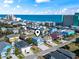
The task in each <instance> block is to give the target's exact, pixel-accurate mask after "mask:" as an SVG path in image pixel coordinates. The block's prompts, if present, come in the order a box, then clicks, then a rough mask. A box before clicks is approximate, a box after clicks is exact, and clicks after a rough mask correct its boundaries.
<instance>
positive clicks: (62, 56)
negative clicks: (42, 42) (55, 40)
mask: <svg viewBox="0 0 79 59" xmlns="http://www.w3.org/2000/svg"><path fill="white" fill-rule="evenodd" d="M44 57H45V59H75V54H74V53H72V52H70V51H68V50H65V49H59V50H57V51H54V52H51V53H49V54H47V55H46V56H44Z"/></svg>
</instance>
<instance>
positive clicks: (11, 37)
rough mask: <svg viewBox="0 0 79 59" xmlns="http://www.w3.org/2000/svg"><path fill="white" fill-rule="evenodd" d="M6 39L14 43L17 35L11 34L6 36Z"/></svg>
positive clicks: (17, 37)
mask: <svg viewBox="0 0 79 59" xmlns="http://www.w3.org/2000/svg"><path fill="white" fill-rule="evenodd" d="M7 38H8V39H9V41H10V42H14V41H16V40H18V39H19V35H18V34H11V35H7Z"/></svg>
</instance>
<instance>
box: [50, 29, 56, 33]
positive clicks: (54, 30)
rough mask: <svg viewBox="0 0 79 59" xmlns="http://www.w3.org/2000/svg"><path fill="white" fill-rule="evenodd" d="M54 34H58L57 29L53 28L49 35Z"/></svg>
mask: <svg viewBox="0 0 79 59" xmlns="http://www.w3.org/2000/svg"><path fill="white" fill-rule="evenodd" d="M54 32H57V28H51V29H50V30H49V33H50V34H52V33H54Z"/></svg>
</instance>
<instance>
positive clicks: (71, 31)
mask: <svg viewBox="0 0 79 59" xmlns="http://www.w3.org/2000/svg"><path fill="white" fill-rule="evenodd" d="M60 34H62V35H64V36H67V35H74V34H75V31H74V30H62V31H61V32H60Z"/></svg>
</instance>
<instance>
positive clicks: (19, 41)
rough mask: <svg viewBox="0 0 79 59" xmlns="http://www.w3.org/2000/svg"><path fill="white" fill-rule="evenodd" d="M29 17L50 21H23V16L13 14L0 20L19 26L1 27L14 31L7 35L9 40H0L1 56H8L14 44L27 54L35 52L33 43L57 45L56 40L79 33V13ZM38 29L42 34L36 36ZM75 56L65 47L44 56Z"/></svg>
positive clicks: (51, 58) (69, 58)
mask: <svg viewBox="0 0 79 59" xmlns="http://www.w3.org/2000/svg"><path fill="white" fill-rule="evenodd" d="M27 19H31V20H32V19H35V20H37V19H39V20H41V19H42V21H43V20H44V21H45V20H49V21H50V22H27V21H22V20H21V18H16V17H15V16H13V15H8V16H7V17H5V18H3V20H0V22H2V23H7V24H11V25H18V27H19V28H14V27H13V28H6V27H0V30H2V31H7V30H8V31H12V32H13V34H10V35H6V38H7V40H8V42H5V41H2V42H0V55H1V57H4V56H5V57H6V53H7V50H8V49H9V48H10V49H12V47H13V46H15V47H17V48H18V49H19V51H20V52H21V53H22V54H23V55H25V56H26V55H27V54H29V53H30V54H33V53H32V52H31V47H32V45H35V46H37V47H39V46H40V45H41V46H42V45H44V44H45V43H46V44H48V45H52V46H54V45H56V44H54V41H55V40H59V38H60V39H61V38H65V37H68V36H72V35H75V34H76V33H79V27H78V25H79V23H78V22H79V14H78V13H76V14H75V15H36V16H35V15H34V16H33V15H30V16H29V15H28V17H27ZM51 21H52V22H51ZM37 29H38V30H40V35H39V36H38V37H37V36H35V33H34V32H35V30H37ZM20 32H21V33H20ZM28 38H30V39H29V40H31V42H32V43H31V44H29V43H28V42H27V39H28ZM56 46H57V45H56ZM42 47H43V46H42ZM44 47H45V46H44ZM42 49H44V48H42ZM75 56H76V55H75V54H74V53H71V52H69V51H67V50H64V49H59V50H57V51H54V52H51V53H49V54H47V55H46V56H44V57H45V58H46V59H74V58H75Z"/></svg>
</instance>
